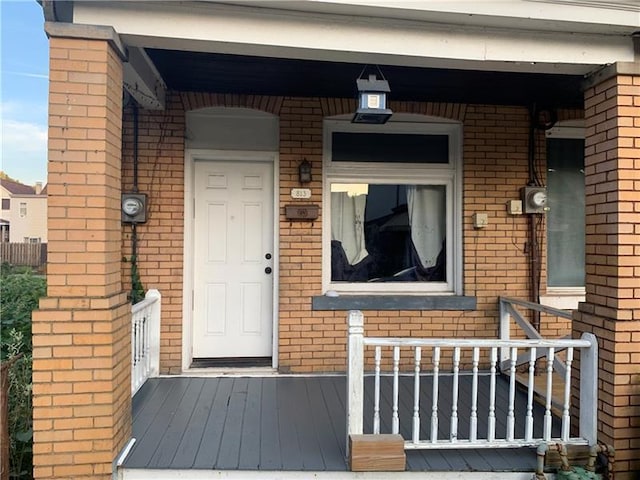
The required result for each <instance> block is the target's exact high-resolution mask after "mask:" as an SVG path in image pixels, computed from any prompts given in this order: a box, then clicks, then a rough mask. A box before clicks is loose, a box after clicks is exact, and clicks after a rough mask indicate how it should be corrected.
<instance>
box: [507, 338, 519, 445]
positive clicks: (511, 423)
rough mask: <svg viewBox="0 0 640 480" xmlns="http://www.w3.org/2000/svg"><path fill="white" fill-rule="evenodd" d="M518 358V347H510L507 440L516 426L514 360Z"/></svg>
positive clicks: (512, 435)
mask: <svg viewBox="0 0 640 480" xmlns="http://www.w3.org/2000/svg"><path fill="white" fill-rule="evenodd" d="M517 360H518V349H517V348H515V347H514V348H511V358H510V362H509V364H510V366H509V409H508V413H507V440H509V441H511V440H513V438H514V432H515V427H516V416H515V403H516V362H517Z"/></svg>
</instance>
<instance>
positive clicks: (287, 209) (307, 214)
mask: <svg viewBox="0 0 640 480" xmlns="http://www.w3.org/2000/svg"><path fill="white" fill-rule="evenodd" d="M284 215H285V217H287V220H309V221H311V220H315V219H316V218H318V205H303V204H299V205H298V204H295V205H285V206H284Z"/></svg>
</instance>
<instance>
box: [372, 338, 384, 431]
mask: <svg viewBox="0 0 640 480" xmlns="http://www.w3.org/2000/svg"><path fill="white" fill-rule="evenodd" d="M381 360H382V347H376V350H375V357H374V362H375V363H374V368H375V378H374V388H373V390H374V393H373V433H375V434H376V435H377V434H379V433H380V362H381Z"/></svg>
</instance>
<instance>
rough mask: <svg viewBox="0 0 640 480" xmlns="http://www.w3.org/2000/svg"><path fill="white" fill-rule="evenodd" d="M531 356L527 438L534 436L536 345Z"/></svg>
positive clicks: (528, 385)
mask: <svg viewBox="0 0 640 480" xmlns="http://www.w3.org/2000/svg"><path fill="white" fill-rule="evenodd" d="M529 352H530V356H529V379H528V381H527V419H526V423H525V432H524V438H525V440H531V439H532V438H533V390H534V387H535V383H534V382H535V373H536V353H537V350H536V347H531V350H530V351H529Z"/></svg>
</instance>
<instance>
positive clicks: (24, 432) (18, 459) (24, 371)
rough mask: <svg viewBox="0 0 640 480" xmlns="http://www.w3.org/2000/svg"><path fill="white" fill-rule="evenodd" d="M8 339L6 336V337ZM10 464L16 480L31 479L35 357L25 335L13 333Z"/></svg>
mask: <svg viewBox="0 0 640 480" xmlns="http://www.w3.org/2000/svg"><path fill="white" fill-rule="evenodd" d="M3 339H4V337H3ZM6 345H7V353H8V356H9V358H10V360H9V361H10V362H11V365H10V367H9V371H8V377H9V403H8V419H9V433H10V441H9V465H10V476H11V478H12V479H31V478H32V475H31V473H32V471H33V420H32V416H33V414H32V411H33V410H32V395H31V394H32V387H33V384H32V379H31V372H32V356H31V353H30V352H27V353H25V350H26V342H25V338H24V335H23V334H22V332H19V331H17V330H15V329H11V330H10V331H9V338H8V341H7V343H6Z"/></svg>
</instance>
